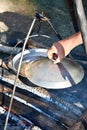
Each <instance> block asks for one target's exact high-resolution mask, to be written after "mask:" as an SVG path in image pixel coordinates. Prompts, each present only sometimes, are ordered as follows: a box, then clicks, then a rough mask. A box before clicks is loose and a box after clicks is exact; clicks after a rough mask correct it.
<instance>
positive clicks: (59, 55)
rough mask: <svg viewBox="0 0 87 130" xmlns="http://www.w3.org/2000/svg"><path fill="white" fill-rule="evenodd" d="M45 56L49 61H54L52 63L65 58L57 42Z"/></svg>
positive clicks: (62, 49) (61, 47)
mask: <svg viewBox="0 0 87 130" xmlns="http://www.w3.org/2000/svg"><path fill="white" fill-rule="evenodd" d="M47 54H48V58H49V59H51V60H54V63H58V62H60V61H61V60H62V59H63V58H64V57H65V52H64V48H63V46H62V45H61V44H60V43H59V42H56V43H54V44H53V45H52V47H51V48H50V49H49V50H48V53H47ZM54 55H55V56H56V58H55V57H54ZM54 58H55V59H54Z"/></svg>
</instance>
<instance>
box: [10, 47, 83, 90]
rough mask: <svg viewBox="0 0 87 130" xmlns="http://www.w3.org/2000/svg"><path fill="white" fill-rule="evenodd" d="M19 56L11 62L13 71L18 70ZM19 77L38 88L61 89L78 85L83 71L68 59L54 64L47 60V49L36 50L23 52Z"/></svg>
mask: <svg viewBox="0 0 87 130" xmlns="http://www.w3.org/2000/svg"><path fill="white" fill-rule="evenodd" d="M20 55H21V53H19V54H17V55H16V56H15V57H14V58H13V60H12V68H13V70H14V71H17V69H18V65H19V61H20ZM20 75H21V76H22V77H26V78H27V80H28V81H31V82H32V83H33V84H36V85H38V86H40V87H44V88H48V89H63V88H68V87H72V86H73V85H76V84H77V83H79V82H80V81H81V80H82V79H83V77H84V70H83V68H82V67H81V66H80V65H79V64H78V63H77V62H75V61H73V60H71V59H69V58H65V59H64V60H62V62H61V63H58V64H54V63H53V61H51V60H49V59H48V58H47V49H42V48H36V49H30V50H26V51H24V54H23V60H22V65H21V70H20Z"/></svg>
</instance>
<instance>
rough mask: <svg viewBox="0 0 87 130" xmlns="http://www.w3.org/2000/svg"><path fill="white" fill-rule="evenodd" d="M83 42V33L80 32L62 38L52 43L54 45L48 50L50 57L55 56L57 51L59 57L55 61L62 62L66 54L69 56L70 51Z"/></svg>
mask: <svg viewBox="0 0 87 130" xmlns="http://www.w3.org/2000/svg"><path fill="white" fill-rule="evenodd" d="M82 43H83V40H82V36H81V33H80V32H78V33H76V34H74V35H72V36H70V37H69V38H66V39H63V40H60V41H58V42H56V43H54V44H53V45H52V47H51V48H50V49H49V50H48V58H49V59H52V58H53V53H56V54H57V56H58V58H57V59H56V61H55V63H58V62H60V61H61V60H62V59H63V58H64V57H65V56H67V55H68V54H69V53H70V51H71V50H72V49H73V48H75V47H76V46H78V45H80V44H82Z"/></svg>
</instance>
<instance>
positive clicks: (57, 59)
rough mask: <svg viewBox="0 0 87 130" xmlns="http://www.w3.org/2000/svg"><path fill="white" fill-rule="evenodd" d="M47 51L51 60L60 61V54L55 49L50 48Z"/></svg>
mask: <svg viewBox="0 0 87 130" xmlns="http://www.w3.org/2000/svg"><path fill="white" fill-rule="evenodd" d="M47 53H48V58H49V59H51V60H53V61H54V64H56V63H59V62H60V57H59V56H58V54H56V53H55V51H54V50H52V49H49V50H48V52H47Z"/></svg>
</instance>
